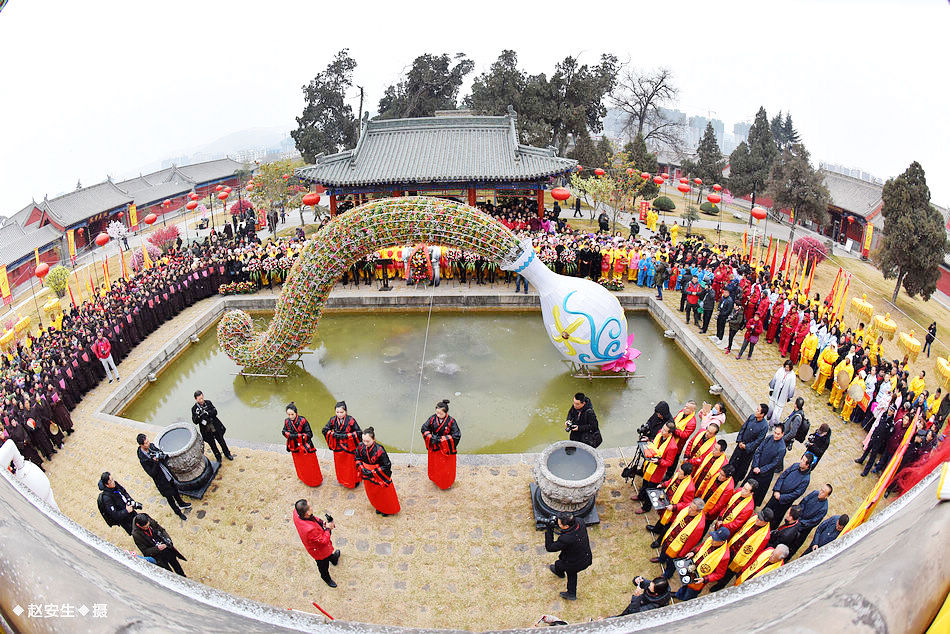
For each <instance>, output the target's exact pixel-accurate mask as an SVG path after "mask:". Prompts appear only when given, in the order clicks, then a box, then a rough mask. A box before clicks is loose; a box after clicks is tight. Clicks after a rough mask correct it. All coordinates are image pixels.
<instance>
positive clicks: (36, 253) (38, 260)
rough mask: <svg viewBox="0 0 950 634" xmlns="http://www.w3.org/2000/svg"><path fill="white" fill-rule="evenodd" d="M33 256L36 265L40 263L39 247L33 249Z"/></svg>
mask: <svg viewBox="0 0 950 634" xmlns="http://www.w3.org/2000/svg"><path fill="white" fill-rule="evenodd" d="M33 257H34V258H36V266H39V265H40V248H39V247H36V248H35V249H33Z"/></svg>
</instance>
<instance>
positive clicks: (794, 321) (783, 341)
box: [778, 306, 799, 357]
mask: <svg viewBox="0 0 950 634" xmlns="http://www.w3.org/2000/svg"><path fill="white" fill-rule="evenodd" d="M798 320H799V315H798V308H797V307H796V306H792V307H791V308H790V309H789V310H788V316H786V317H785V321H784V322H783V323H782V334H781V335H780V336H779V340H778V351H779V354H781V355H782V356H783V357H786V356H788V346H789V344H791V343H792V337H793V335H794V334H795V331H796V330H797V329H798Z"/></svg>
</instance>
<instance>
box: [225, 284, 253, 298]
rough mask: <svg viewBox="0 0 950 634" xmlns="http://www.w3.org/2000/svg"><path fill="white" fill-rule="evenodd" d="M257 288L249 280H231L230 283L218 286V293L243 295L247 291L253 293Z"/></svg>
mask: <svg viewBox="0 0 950 634" xmlns="http://www.w3.org/2000/svg"><path fill="white" fill-rule="evenodd" d="M256 290H257V289H256V288H255V287H254V285H253V284H251V283H250V282H231V283H230V284H222V285H221V286H219V287H218V293H220V294H221V295H245V294H248V293H253V292H255V291H256Z"/></svg>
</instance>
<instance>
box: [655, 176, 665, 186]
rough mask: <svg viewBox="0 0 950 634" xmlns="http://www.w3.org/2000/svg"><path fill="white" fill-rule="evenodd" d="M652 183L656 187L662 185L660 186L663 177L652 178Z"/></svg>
mask: <svg viewBox="0 0 950 634" xmlns="http://www.w3.org/2000/svg"><path fill="white" fill-rule="evenodd" d="M653 182H654V183H656V184H657V185H662V184H663V177H662V176H654V177H653Z"/></svg>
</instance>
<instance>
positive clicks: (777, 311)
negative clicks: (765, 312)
mask: <svg viewBox="0 0 950 634" xmlns="http://www.w3.org/2000/svg"><path fill="white" fill-rule="evenodd" d="M784 310H785V294H784V293H782V295H781V296H779V298H778V299H777V300H775V305H773V306H772V313H771V315H770V317H769V329H768V330H767V331H766V333H765V342H766V343H772V342H773V341H775V335H776V333H777V332H778V327H779V324H781V323H782V311H784ZM791 310H792V309H791V308H789V312H791Z"/></svg>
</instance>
